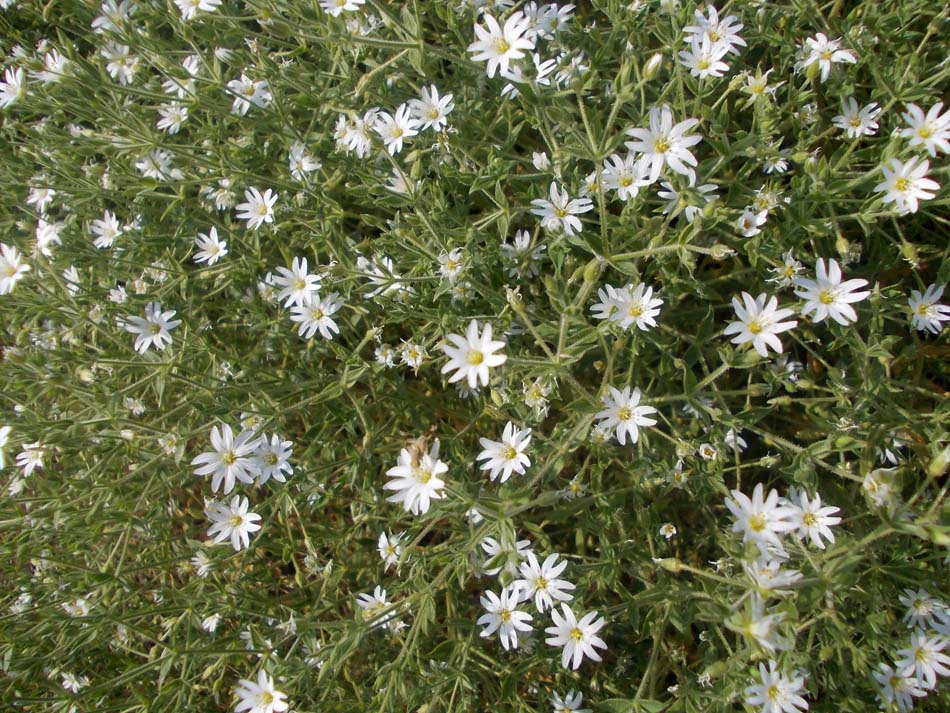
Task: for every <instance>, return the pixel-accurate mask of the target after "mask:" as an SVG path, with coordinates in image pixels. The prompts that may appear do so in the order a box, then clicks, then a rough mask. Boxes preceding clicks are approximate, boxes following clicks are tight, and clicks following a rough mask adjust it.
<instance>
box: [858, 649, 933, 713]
mask: <svg viewBox="0 0 950 713" xmlns="http://www.w3.org/2000/svg"><path fill="white" fill-rule="evenodd" d="M871 675H873V676H874V680H876V681H877V682H878V684H879V685H880V686H881V690H880V692H879V693H878V697H879V698H880V699H881V704H882V707H884V706H889V705H896V706H897V710H898V711H900V712H901V713H909V711H911V710H912V709H913V708H914V698H920V697H922V696H926V695H927V691H926V690H925V689H924V688H923V684H922V683H921V682H920V681H918V680H917V678H916V677H915V676H914V674H913V672H912V671H906V670H900V668H899V667H898V670H895V669H893V668H891V667H890V666H888V665H887V664H886V663H884V662H881V663H879V664H878V666H877V669H876V670H875V671H873V672H872V674H871Z"/></svg>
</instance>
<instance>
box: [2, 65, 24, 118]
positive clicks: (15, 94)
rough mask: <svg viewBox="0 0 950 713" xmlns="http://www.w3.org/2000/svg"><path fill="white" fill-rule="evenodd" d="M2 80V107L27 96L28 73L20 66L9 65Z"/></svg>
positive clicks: (4, 107)
mask: <svg viewBox="0 0 950 713" xmlns="http://www.w3.org/2000/svg"><path fill="white" fill-rule="evenodd" d="M3 80H4V81H2V82H0V109H6V108H7V107H9V106H12V105H14V104H16V103H17V102H18V101H20V100H21V99H22V98H23V97H25V96H26V75H25V74H24V73H23V70H22V69H21V68H20V67H15V68H14V67H7V69H6V71H5V72H4V73H3Z"/></svg>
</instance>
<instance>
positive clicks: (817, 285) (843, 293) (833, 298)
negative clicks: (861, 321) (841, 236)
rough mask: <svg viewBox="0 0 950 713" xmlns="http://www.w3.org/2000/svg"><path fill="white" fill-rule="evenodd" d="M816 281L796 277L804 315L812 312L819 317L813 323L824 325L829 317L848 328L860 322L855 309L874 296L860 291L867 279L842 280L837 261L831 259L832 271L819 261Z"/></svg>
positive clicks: (816, 269)
mask: <svg viewBox="0 0 950 713" xmlns="http://www.w3.org/2000/svg"><path fill="white" fill-rule="evenodd" d="M815 273H816V275H815V277H816V279H815V280H809V279H806V278H804V277H796V278H795V294H796V295H797V296H798V297H800V298H801V299H803V300H805V304H804V305H803V306H802V316H807V315H808V314H810V313H811V312H814V313H815V315H814V316H813V317H812V321H814V322H821V321H823V320H824V319H825V317H831V318H832V319H833V320H834V321H835V322H837V323H838V324H840V325H842V326H845V327H846V326H848V324H851V323H852V322H857V321H858V315H857V313H856V312H855V311H854V308H853V307H852V306H851V305H852V304H853V303H855V302H860V301H861V300H863V299H865V298H866V297H867V296H868V295H870V294H871V293H870V292H868V291H865V292H856V291H855V290H858V289H860V288H861V287H864V286H865V285H867V284H868V281H867V280H863V279H854V280H845V281H844V282H842V281H841V268H840V267H839V266H838V262H837V260H835V259H833V258H832V259H829V260H828V269H827V271H826V270H825V261H824V259H822V258H818V262H817V263H816V265H815Z"/></svg>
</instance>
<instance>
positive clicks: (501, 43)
mask: <svg viewBox="0 0 950 713" xmlns="http://www.w3.org/2000/svg"><path fill="white" fill-rule="evenodd" d="M510 49H511V44H510V43H509V42H508V40H506V39H505V38H501V39H498V40H495V52H497V53H498V54H505V53H506V52H507V51H508V50H510Z"/></svg>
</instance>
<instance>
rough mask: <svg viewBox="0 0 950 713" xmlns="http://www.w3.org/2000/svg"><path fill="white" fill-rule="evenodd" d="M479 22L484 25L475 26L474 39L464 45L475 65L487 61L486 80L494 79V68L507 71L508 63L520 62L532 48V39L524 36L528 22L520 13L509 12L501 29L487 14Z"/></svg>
mask: <svg viewBox="0 0 950 713" xmlns="http://www.w3.org/2000/svg"><path fill="white" fill-rule="evenodd" d="M482 19H483V20H484V21H485V25H486V26H485V27H482V26H481V25H478V24H476V25H475V35H476V36H477V37H478V39H477V40H476V41H475V42H473V43H472V44H470V45H469V46H468V51H469V52H471V53H472V54H473V56H472V59H473V60H474V61H475V62H484V61H486V60H487V61H488V66H487V68H486V71H487V72H488V76H489V78H491V77H494V76H495V72H496V71H497V70H498V69H501V71H502V72H507V71H508V67H509V63H510V62H511V61H512V60H515V59H521V58H522V57H524V51H525V50H532V49H534V40H533V39H531V38H530V37H528V36H527V35H526V32H527V30H528V27H529V25H530V21H529V20H528V19H527V18H526V17H525V16H524V14H523V13H522V12H520V11H519V12H514V13H512V14H511V16H510V17H509V18H508V19H507V20H506V21H505V25H504V27H502V26H500V25H499V24H498V21H497V20H496V19H495V18H494V17H492V16H491V15H489V14H487V13H486V14H485V15H484V16H483V18H482Z"/></svg>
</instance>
